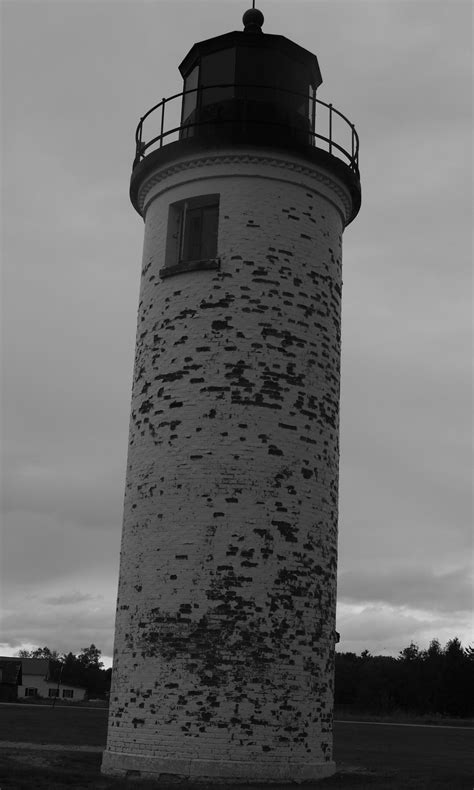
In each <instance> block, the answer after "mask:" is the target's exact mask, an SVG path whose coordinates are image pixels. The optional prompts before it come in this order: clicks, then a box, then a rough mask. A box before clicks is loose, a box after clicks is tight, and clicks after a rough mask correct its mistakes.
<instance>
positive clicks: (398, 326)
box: [0, 0, 473, 656]
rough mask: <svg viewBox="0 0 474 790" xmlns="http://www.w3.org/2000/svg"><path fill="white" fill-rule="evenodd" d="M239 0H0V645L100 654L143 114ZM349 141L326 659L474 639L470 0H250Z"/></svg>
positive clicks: (114, 571) (122, 453)
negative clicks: (336, 115)
mask: <svg viewBox="0 0 474 790" xmlns="http://www.w3.org/2000/svg"><path fill="white" fill-rule="evenodd" d="M250 5H251V2H248V0H242V1H240V0H239V2H235V1H234V0H219V1H218V2H215V1H214V0H209V2H207V1H205V0H192V1H185V0H173V2H143V1H140V0H136V1H135V2H131V1H128V2H127V1H125V2H119V1H117V2H116V1H115V0H90V1H87V0H61V1H60V2H59V1H58V2H43V0H36V1H35V2H28V0H16V1H8V0H4V1H3V3H2V15H3V25H2V35H3V42H2V49H3V69H2V73H3V86H2V100H3V114H2V158H3V163H2V165H3V167H2V171H3V176H2V185H3V211H2V217H3V231H4V236H3V249H2V260H3V318H4V322H3V354H2V359H3V383H2V393H3V405H2V423H3V442H2V444H3V463H2V480H3V496H2V505H3V523H2V543H1V550H2V558H1V572H2V599H1V610H2V614H3V626H2V633H1V636H0V641H1V642H2V644H0V653H1V654H3V655H12V654H14V653H15V652H16V651H17V650H18V649H20V648H21V647H29V646H36V645H48V646H49V647H51V648H56V649H58V650H60V651H69V650H72V651H73V652H78V651H79V650H80V649H81V647H83V646H85V645H89V644H90V643H91V642H94V643H95V644H96V645H97V646H98V647H99V648H101V649H102V651H103V653H104V655H106V656H111V654H112V645H113V629H114V610H115V596H116V588H117V578H118V559H119V542H120V534H121V516H122V501H123V489H124V477H125V463H126V450H127V433H128V418H129V403H130V390H131V378H132V366H133V352H134V339H135V321H136V311H137V303H138V288H139V274H140V263H141V247H142V236H143V223H142V220H141V219H140V217H139V216H138V215H137V214H136V213H135V211H134V210H133V208H132V206H131V204H130V203H129V199H128V181H129V175H130V169H131V163H132V159H133V154H134V150H133V149H134V145H133V135H134V130H135V126H136V123H137V122H138V119H139V117H140V115H142V114H143V113H144V112H145V111H146V110H147V109H148V108H149V107H150V106H151V105H153V104H155V103H156V102H158V101H159V100H160V99H161V98H162V97H163V96H169V95H171V94H173V93H176V92H178V91H180V90H181V89H182V88H181V85H182V83H181V78H180V75H179V72H178V69H177V66H178V64H179V63H180V61H181V60H182V58H183V57H184V55H185V54H186V53H187V51H188V50H189V49H190V47H191V46H192V44H193V43H194V42H195V41H198V40H202V39H206V38H210V37H211V36H215V35H219V34H221V33H225V32H228V31H230V30H235V29H237V30H240V29H242V25H241V17H242V13H243V12H244V11H245V10H246V8H247V7H249V6H250ZM257 7H260V9H261V10H262V11H263V13H264V14H265V24H264V31H265V32H267V33H276V34H282V35H285V36H287V37H288V38H290V39H293V40H294V41H296V42H297V43H298V44H300V45H302V46H303V47H306V48H307V49H309V50H310V51H312V52H314V53H315V54H316V55H317V56H318V59H319V64H320V68H321V72H322V75H323V85H322V86H321V88H320V89H319V91H318V97H319V98H320V99H323V100H325V101H331V102H333V103H334V105H335V106H336V107H338V108H339V109H340V110H341V111H342V112H344V113H345V114H346V115H347V116H348V117H349V118H350V119H351V120H352V121H353V122H354V123H355V124H356V127H357V129H358V132H359V135H360V139H361V158H360V166H361V179H362V209H361V212H360V214H359V216H358V217H357V219H356V220H355V222H354V223H353V224H352V225H350V226H349V227H348V229H347V231H346V233H345V236H344V256H343V259H344V292H343V330H342V337H343V358H342V403H341V480H340V542H339V547H340V561H339V591H338V593H339V594H338V601H339V603H338V623H337V628H338V630H339V632H340V633H341V642H340V645H339V649H340V650H353V651H356V652H360V651H361V650H363V649H365V648H368V649H369V650H370V651H371V652H373V653H383V654H392V655H397V653H398V652H399V650H401V649H402V648H403V647H405V646H406V645H408V644H409V643H410V641H412V640H413V641H415V642H416V643H418V644H419V645H420V646H421V647H427V645H428V643H429V641H430V640H431V639H433V638H435V637H437V638H439V639H440V640H441V642H442V643H444V642H446V641H447V640H448V639H449V638H452V637H454V636H459V637H460V638H461V640H462V641H463V644H467V643H469V642H470V641H472V640H473V636H472V632H470V625H471V623H470V620H471V611H472V597H471V592H470V590H471V587H470V584H471V581H470V577H471V579H472V576H471V568H472V531H471V529H472V511H471V475H472V468H471V431H472V416H471V414H472V401H471V388H470V374H471V359H472V337H471V310H472V308H471V279H470V278H471V222H472V217H471V210H472V197H471V192H470V188H471V187H470V185H471V178H472V154H471V135H472V116H471V113H472V98H471V97H472V77H471V67H472V60H471V59H472V40H471V36H472V5H471V3H470V2H463V1H462V0H450V2H447V0H442V2H432V1H431V0H421V1H419V0H403V1H398V0H368V1H367V2H359V0H351V2H345V1H343V0H340V1H338V0H330V2H315V0H308V2H304V1H301V0H287V2H284V3H283V2H277V1H276V0H261V2H257Z"/></svg>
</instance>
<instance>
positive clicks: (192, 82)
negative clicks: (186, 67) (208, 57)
mask: <svg viewBox="0 0 474 790" xmlns="http://www.w3.org/2000/svg"><path fill="white" fill-rule="evenodd" d="M198 82H199V66H195V67H194V68H193V70H192V71H191V72H190V74H188V76H187V77H186V79H185V81H184V91H183V92H184V93H185V95H184V96H183V106H182V110H181V123H186V122H188V123H189V116H190V115H191V113H192V112H194V110H195V109H196V107H197V98H198V92H197V90H196V88H197V87H198ZM186 91H192V93H186Z"/></svg>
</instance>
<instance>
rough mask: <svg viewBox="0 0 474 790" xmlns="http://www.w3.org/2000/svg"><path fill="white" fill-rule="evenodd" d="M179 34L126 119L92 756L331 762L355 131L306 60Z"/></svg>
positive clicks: (295, 51)
mask: <svg viewBox="0 0 474 790" xmlns="http://www.w3.org/2000/svg"><path fill="white" fill-rule="evenodd" d="M263 21H264V20H263V15H262V13H261V12H260V11H259V10H257V9H250V10H249V11H247V12H246V13H245V14H244V17H243V25H244V27H243V29H242V30H238V31H233V32H230V33H226V34H224V35H220V36H217V37H215V38H210V39H207V40H205V41H201V42H199V43H195V44H194V45H193V46H192V47H191V49H190V51H189V52H188V54H187V55H186V57H185V58H184V60H183V61H182V63H181V64H180V66H179V69H180V73H181V75H182V79H183V85H182V90H181V91H180V92H179V93H177V94H176V95H175V96H173V97H170V98H167V99H163V100H162V101H160V102H159V103H158V104H157V105H155V106H154V107H152V108H151V109H150V110H149V111H148V112H147V113H146V114H145V115H144V116H143V117H142V118H141V120H140V123H139V125H138V128H137V133H136V151H135V159H134V163H133V170H132V176H131V185H130V197H131V202H132V204H133V206H134V208H135V209H136V211H137V212H138V214H139V215H140V216H141V217H142V218H143V221H144V248H143V259H142V269H141V286H140V297H139V307H138V325H137V335H136V354H135V366H134V374H133V391H132V406H131V418H130V433H129V449H128V459H127V473H126V491H125V503H124V520H123V533H122V544H121V561H120V576H119V591H118V603H117V613H116V631H115V647H114V664H113V680H112V689H111V695H110V713H109V726H108V740H107V747H106V750H105V752H104V757H103V765H102V770H103V772H104V773H107V774H115V775H121V776H130V777H142V778H158V777H161V778H162V779H163V778H167V779H170V780H171V779H173V780H178V779H179V780H181V781H183V782H186V781H188V782H195V781H200V780H201V781H203V780H207V781H208V782H210V783H212V782H214V783H222V782H228V783H235V784H237V783H239V782H240V783H244V782H249V781H252V780H253V781H259V782H267V783H278V782H280V783H282V782H286V783H289V782H303V781H310V780H316V779H320V778H323V777H326V776H329V775H331V774H332V773H333V772H334V770H335V764H334V761H333V756H332V711H333V668H334V649H335V640H336V632H335V609H336V569H337V520H338V462H339V389H340V339H341V286H342V279H341V265H342V257H341V256H342V251H341V249H342V248H341V244H342V233H343V231H344V228H345V227H346V225H348V223H350V222H351V221H352V220H353V219H354V217H355V216H356V215H357V212H358V210H359V207H360V194H361V193H360V181H359V169H358V136H357V133H356V130H355V128H354V126H353V124H352V123H351V122H350V121H349V120H348V119H347V118H346V117H345V116H344V115H343V114H342V113H341V112H339V111H338V110H336V108H335V107H333V106H332V105H331V104H328V103H326V102H323V101H321V100H320V99H318V98H316V93H317V90H318V88H319V86H320V84H321V82H322V78H321V73H320V69H319V64H318V60H317V58H316V56H315V55H313V54H312V53H310V52H309V51H307V50H306V49H304V48H303V47H300V46H299V45H297V44H296V43H294V42H293V41H290V40H289V39H287V38H286V37H284V36H280V35H270V34H267V33H264V32H263V29H262V27H263Z"/></svg>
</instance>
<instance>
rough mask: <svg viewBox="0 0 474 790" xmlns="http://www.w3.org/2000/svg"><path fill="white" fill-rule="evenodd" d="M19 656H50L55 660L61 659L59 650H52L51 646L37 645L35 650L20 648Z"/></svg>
mask: <svg viewBox="0 0 474 790" xmlns="http://www.w3.org/2000/svg"><path fill="white" fill-rule="evenodd" d="M17 656H18V657H19V658H49V659H51V660H53V661H57V660H58V659H59V653H58V651H57V650H50V649H49V647H36V648H35V649H34V650H19V651H18V653H17Z"/></svg>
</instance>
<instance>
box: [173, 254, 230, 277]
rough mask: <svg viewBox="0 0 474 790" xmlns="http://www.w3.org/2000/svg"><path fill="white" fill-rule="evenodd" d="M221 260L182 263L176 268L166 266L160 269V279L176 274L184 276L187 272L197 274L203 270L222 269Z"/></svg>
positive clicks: (207, 259)
mask: <svg viewBox="0 0 474 790" xmlns="http://www.w3.org/2000/svg"><path fill="white" fill-rule="evenodd" d="M220 268H221V261H220V258H206V259H205V260H201V261H182V262H181V263H177V264H175V265H174V266H165V268H164V269H160V277H161V279H162V280H164V279H166V278H167V277H174V275H175V274H184V273H185V272H196V271H199V270H201V269H220Z"/></svg>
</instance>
